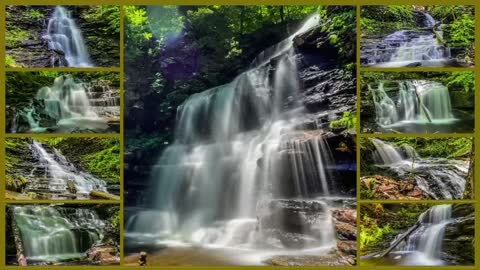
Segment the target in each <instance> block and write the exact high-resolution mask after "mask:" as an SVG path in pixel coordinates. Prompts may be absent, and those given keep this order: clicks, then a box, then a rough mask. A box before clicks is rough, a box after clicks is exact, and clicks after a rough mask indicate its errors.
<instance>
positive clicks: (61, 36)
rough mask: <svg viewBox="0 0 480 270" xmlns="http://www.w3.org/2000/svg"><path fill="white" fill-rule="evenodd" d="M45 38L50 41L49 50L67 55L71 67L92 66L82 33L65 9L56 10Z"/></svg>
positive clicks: (49, 22)
mask: <svg viewBox="0 0 480 270" xmlns="http://www.w3.org/2000/svg"><path fill="white" fill-rule="evenodd" d="M43 38H44V39H46V40H47V41H48V49H49V50H54V51H57V52H61V53H63V54H64V55H65V59H66V60H67V63H68V66H69V67H91V66H92V64H91V62H90V59H89V54H88V50H87V47H86V46H85V41H84V40H83V37H82V33H81V31H80V29H79V28H78V27H77V25H76V23H75V21H74V20H73V19H72V18H71V17H70V14H69V12H68V11H67V10H66V9H65V8H64V7H61V6H57V7H56V8H55V11H54V12H53V14H52V16H51V17H50V19H49V20H48V24H47V30H46V33H45V35H44V36H43Z"/></svg>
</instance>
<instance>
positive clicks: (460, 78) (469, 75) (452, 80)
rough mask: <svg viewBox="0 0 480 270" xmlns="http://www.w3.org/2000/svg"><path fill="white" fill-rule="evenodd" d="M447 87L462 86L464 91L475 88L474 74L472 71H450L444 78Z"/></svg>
mask: <svg viewBox="0 0 480 270" xmlns="http://www.w3.org/2000/svg"><path fill="white" fill-rule="evenodd" d="M445 83H446V85H447V87H449V88H450V87H459V88H463V89H464V90H465V92H470V91H473V90H474V89H475V75H474V73H473V72H452V74H451V75H450V76H449V77H448V78H447V79H446V80H445Z"/></svg>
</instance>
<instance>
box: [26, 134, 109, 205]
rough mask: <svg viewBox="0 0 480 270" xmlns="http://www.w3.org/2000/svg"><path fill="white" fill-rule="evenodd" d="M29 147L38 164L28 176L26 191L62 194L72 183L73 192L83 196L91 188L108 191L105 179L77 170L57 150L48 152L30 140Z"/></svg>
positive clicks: (86, 195)
mask: <svg viewBox="0 0 480 270" xmlns="http://www.w3.org/2000/svg"><path fill="white" fill-rule="evenodd" d="M30 149H31V150H32V153H33V157H34V158H35V160H37V161H38V164H36V165H35V166H34V168H33V170H32V172H31V175H30V176H29V177H28V178H30V179H31V182H30V184H29V185H28V186H27V190H26V191H35V192H46V193H58V194H64V193H67V190H69V186H71V185H72V184H73V186H74V187H75V193H76V194H78V195H82V194H83V195H84V196H85V198H88V194H89V193H90V191H93V190H98V191H102V192H106V193H108V191H107V189H106V185H107V184H106V183H105V181H103V180H100V179H98V178H96V177H94V176H93V175H91V174H89V173H86V172H84V171H81V170H78V169H77V168H75V166H74V165H73V164H71V163H70V162H69V161H68V160H67V159H66V157H65V156H63V155H62V154H61V153H60V152H59V151H58V150H56V149H52V150H51V151H50V153H49V152H47V150H46V149H45V148H44V147H43V146H42V145H41V144H40V143H38V142H36V141H32V143H31V144H30ZM69 181H70V182H71V184H70V185H69ZM78 195H77V196H78Z"/></svg>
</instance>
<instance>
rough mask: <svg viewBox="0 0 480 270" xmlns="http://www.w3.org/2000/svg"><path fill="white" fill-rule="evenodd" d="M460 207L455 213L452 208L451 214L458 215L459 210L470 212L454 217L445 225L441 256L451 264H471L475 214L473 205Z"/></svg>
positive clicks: (472, 260)
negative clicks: (453, 219)
mask: <svg viewBox="0 0 480 270" xmlns="http://www.w3.org/2000/svg"><path fill="white" fill-rule="evenodd" d="M460 208H463V209H461V210H457V213H455V208H454V212H453V215H456V214H457V215H458V214H460V213H459V212H470V213H469V214H467V215H465V216H462V217H459V218H456V219H455V221H454V222H452V223H450V224H448V225H447V226H446V227H445V235H444V239H443V245H442V257H443V258H444V260H446V261H447V262H449V263H450V264H453V265H473V264H474V257H475V251H474V247H475V244H474V243H475V239H474V237H475V214H474V213H473V205H468V204H467V205H462V206H461V207H460ZM468 209H470V211H468ZM463 214H466V213H463Z"/></svg>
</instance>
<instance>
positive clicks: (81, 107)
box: [12, 74, 120, 133]
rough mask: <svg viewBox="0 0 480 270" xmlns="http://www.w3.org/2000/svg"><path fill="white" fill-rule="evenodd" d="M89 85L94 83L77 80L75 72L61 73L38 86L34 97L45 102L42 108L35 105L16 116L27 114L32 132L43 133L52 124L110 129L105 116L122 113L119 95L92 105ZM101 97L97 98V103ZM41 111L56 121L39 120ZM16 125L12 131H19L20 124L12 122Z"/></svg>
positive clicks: (59, 129) (65, 129)
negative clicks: (48, 84) (87, 83)
mask: <svg viewBox="0 0 480 270" xmlns="http://www.w3.org/2000/svg"><path fill="white" fill-rule="evenodd" d="M90 87H92V86H89V87H87V85H86V84H84V83H82V82H80V81H77V80H75V79H74V78H73V76H72V75H69V74H68V75H61V76H59V77H57V78H55V80H54V82H53V85H52V86H50V87H48V86H45V87H42V88H40V89H39V90H38V92H37V94H36V96H35V98H36V100H38V101H40V102H42V103H43V105H44V109H43V111H42V112H39V111H37V110H36V109H35V108H33V106H32V107H28V108H25V109H24V110H23V111H21V112H19V115H17V116H16V117H21V116H24V117H25V118H26V119H27V121H28V123H29V125H30V132H32V133H43V132H45V131H47V129H48V128H53V129H54V130H55V131H57V132H60V133H65V132H67V133H71V132H74V131H76V130H106V129H108V125H107V119H106V117H113V118H118V117H119V114H120V110H119V108H120V107H119V104H118V98H117V99H112V98H110V97H108V96H106V97H103V98H102V100H105V104H96V105H97V106H92V105H91V104H90V102H91V100H90V99H89V94H90V93H89V92H88V91H87V89H90ZM109 94H113V92H111V93H109V92H106V93H104V95H109ZM98 100H99V99H94V101H95V102H97V103H98ZM98 105H102V106H98ZM104 105H105V106H104ZM97 112H98V113H97ZM41 113H45V114H46V115H48V116H49V117H50V118H51V119H52V121H53V122H54V123H51V121H49V122H47V123H42V122H41V121H40V118H42V116H39V115H40V114H41ZM34 115H35V116H36V117H34ZM13 128H14V130H12V132H13V133H16V132H17V130H16V128H17V126H16V125H13Z"/></svg>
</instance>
